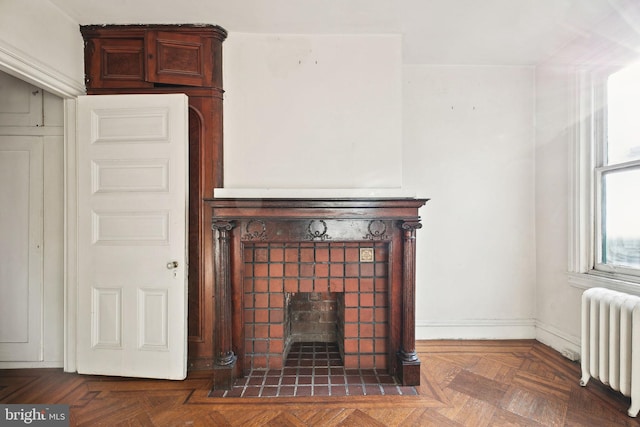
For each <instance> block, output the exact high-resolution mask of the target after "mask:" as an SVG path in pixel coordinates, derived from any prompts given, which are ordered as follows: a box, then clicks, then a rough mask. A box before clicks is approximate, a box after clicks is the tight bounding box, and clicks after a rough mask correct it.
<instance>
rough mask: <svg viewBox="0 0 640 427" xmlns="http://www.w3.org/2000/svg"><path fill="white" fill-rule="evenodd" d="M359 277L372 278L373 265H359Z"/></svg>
mask: <svg viewBox="0 0 640 427" xmlns="http://www.w3.org/2000/svg"><path fill="white" fill-rule="evenodd" d="M360 276H361V277H372V276H373V264H368V263H364V262H363V263H361V264H360Z"/></svg>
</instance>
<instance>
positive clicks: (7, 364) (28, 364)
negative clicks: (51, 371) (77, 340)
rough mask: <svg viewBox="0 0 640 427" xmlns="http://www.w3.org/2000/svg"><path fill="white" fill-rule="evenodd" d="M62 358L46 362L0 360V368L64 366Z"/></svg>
mask: <svg viewBox="0 0 640 427" xmlns="http://www.w3.org/2000/svg"><path fill="white" fill-rule="evenodd" d="M63 365H64V364H63V362H62V360H57V361H44V362H0V369H38V368H62V366H63Z"/></svg>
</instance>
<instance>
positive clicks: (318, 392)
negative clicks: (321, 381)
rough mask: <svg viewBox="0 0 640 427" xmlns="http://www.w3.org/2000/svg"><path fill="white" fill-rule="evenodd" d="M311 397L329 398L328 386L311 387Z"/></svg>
mask: <svg viewBox="0 0 640 427" xmlns="http://www.w3.org/2000/svg"><path fill="white" fill-rule="evenodd" d="M313 395H314V396H329V386H318V385H316V386H314V387H313Z"/></svg>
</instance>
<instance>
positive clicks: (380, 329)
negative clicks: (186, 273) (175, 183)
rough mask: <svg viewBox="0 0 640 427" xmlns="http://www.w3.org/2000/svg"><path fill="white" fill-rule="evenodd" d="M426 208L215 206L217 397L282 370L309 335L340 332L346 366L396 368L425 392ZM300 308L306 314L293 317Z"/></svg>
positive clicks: (363, 202)
mask: <svg viewBox="0 0 640 427" xmlns="http://www.w3.org/2000/svg"><path fill="white" fill-rule="evenodd" d="M425 202H426V200H424V199H413V198H402V199H351V200H348V199H316V200H313V199H245V198H241V199H231V198H225V199H210V200H207V203H208V204H209V205H210V206H211V208H212V216H213V223H212V224H213V229H214V231H215V233H214V234H215V236H214V241H215V245H214V254H213V258H214V270H215V271H214V274H215V278H216V281H215V283H214V295H215V297H214V298H215V324H214V357H215V365H214V389H230V388H231V387H232V385H233V382H234V380H235V379H236V378H239V377H243V376H244V375H245V374H246V373H248V372H250V371H251V370H252V369H281V368H282V367H283V366H284V361H285V359H286V355H287V352H288V350H289V347H290V344H291V343H293V342H294V341H297V340H299V339H300V336H301V334H303V333H306V335H307V336H308V337H309V336H310V337H311V338H313V339H314V340H317V341H324V340H327V339H328V338H333V337H331V334H332V333H333V332H331V331H332V328H333V326H331V325H336V327H335V329H334V330H335V338H336V341H337V343H338V347H339V348H340V353H341V356H342V360H343V362H344V366H345V368H351V369H353V368H357V369H372V368H375V369H380V370H384V369H387V370H388V372H389V373H390V374H392V375H395V376H397V377H398V379H399V381H400V382H401V383H402V384H403V385H418V384H419V380H420V375H419V367H420V361H419V360H418V358H417V356H416V353H415V337H414V333H415V332H414V329H415V232H416V229H418V228H420V226H421V224H420V218H419V217H418V215H417V210H418V208H419V207H420V206H422V205H423V204H424V203H425ZM292 300H293V302H294V304H297V306H298V307H303V312H302V313H300V312H298V313H297V314H292V313H291V311H290V309H289V310H288V309H287V307H288V306H290V305H291V303H292ZM314 311H315V313H314ZM292 317H293V318H292ZM314 323H315V325H313V324H314ZM325 324H328V325H327V326H326V327H325Z"/></svg>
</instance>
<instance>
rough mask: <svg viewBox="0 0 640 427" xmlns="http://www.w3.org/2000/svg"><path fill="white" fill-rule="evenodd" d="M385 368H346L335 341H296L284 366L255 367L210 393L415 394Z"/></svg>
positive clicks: (299, 394) (289, 395)
mask: <svg viewBox="0 0 640 427" xmlns="http://www.w3.org/2000/svg"><path fill="white" fill-rule="evenodd" d="M416 394H417V392H416V389H415V387H412V386H402V385H401V384H399V383H398V381H397V380H396V379H395V378H394V377H393V376H391V375H389V374H388V373H387V372H386V370H383V369H345V368H344V366H343V364H342V360H341V359H340V352H339V350H338V346H337V345H336V344H335V343H318V342H315V343H313V342H312V343H294V344H293V345H292V346H291V350H290V351H289V355H288V357H287V360H286V362H285V366H284V368H282V369H269V370H258V369H253V370H251V371H250V372H249V375H247V376H246V377H244V378H238V379H236V381H235V384H234V386H233V388H232V389H231V390H213V391H211V393H210V397H296V396H363V395H367V396H382V395H416Z"/></svg>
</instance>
